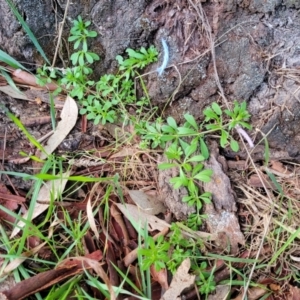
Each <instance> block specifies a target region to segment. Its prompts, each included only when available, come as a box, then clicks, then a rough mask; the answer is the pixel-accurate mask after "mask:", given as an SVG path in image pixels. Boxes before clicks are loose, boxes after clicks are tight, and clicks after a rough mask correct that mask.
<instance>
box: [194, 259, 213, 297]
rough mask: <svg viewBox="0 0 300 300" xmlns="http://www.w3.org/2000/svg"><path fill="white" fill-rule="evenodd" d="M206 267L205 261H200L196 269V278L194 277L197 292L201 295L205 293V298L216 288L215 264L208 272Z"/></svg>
mask: <svg viewBox="0 0 300 300" xmlns="http://www.w3.org/2000/svg"><path fill="white" fill-rule="evenodd" d="M207 267H208V265H207V262H205V261H203V262H201V264H200V267H199V268H198V269H197V273H198V278H197V279H196V284H197V286H198V288H199V292H200V294H201V295H205V298H207V296H208V295H209V294H210V293H211V292H213V291H215V289H216V283H215V281H214V272H215V269H216V266H214V267H213V268H212V269H211V270H210V271H209V272H208V271H207Z"/></svg>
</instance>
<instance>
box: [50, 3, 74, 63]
mask: <svg viewBox="0 0 300 300" xmlns="http://www.w3.org/2000/svg"><path fill="white" fill-rule="evenodd" d="M69 2H70V0H67V4H66V9H65V13H64V18H63V20H62V22H60V24H59V29H58V39H57V44H56V48H55V53H54V57H53V61H52V65H51V67H52V68H54V65H55V61H56V57H57V53H58V49H59V45H60V41H61V36H62V32H63V28H64V24H65V22H66V18H67V14H68V9H69Z"/></svg>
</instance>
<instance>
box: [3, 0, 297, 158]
mask: <svg viewBox="0 0 300 300" xmlns="http://www.w3.org/2000/svg"><path fill="white" fill-rule="evenodd" d="M13 2H14V3H15V4H16V6H17V8H18V9H19V11H20V13H21V14H22V16H23V17H24V19H25V20H26V22H27V23H28V25H29V26H30V28H31V30H32V31H33V33H34V34H35V35H36V37H37V38H38V40H39V42H40V43H41V46H42V47H43V49H44V50H45V52H46V54H47V55H48V57H49V59H51V58H52V57H53V53H54V49H55V45H56V37H57V31H58V23H59V22H60V21H61V20H62V17H63V13H64V10H65V7H66V3H67V1H66V0H58V1H42V2H41V1H38V0H31V1H28V0H14V1H13ZM200 4H201V6H202V9H203V10H202V9H200ZM0 7H1V10H0V45H1V46H0V48H1V49H2V50H4V51H7V52H8V53H9V54H10V55H12V56H14V57H15V58H16V59H18V60H19V61H25V62H28V63H31V64H33V63H34V64H39V63H41V62H42V59H41V57H40V56H39V55H38V54H37V52H36V50H35V48H34V46H33V45H32V43H31V42H30V39H29V38H28V36H26V34H25V33H24V32H23V30H22V28H21V26H20V24H19V23H18V22H17V21H16V19H15V17H14V15H13V14H12V13H11V11H10V8H9V7H8V5H7V3H6V1H5V0H0ZM299 8H300V2H299V1H297V0H268V1H262V0H230V1H229V0H220V1H212V0H209V1H208V0H207V1H203V0H202V1H201V2H199V1H196V0H180V1H179V0H176V1H167V0H165V1H164V0H163V1H162V0H155V1H150V0H148V1H147V0H140V1H125V0H116V1H105V0H100V1H96V0H89V1H85V0H82V1H76V3H75V2H73V3H70V7H69V10H68V18H67V22H66V24H65V27H64V38H65V37H66V36H67V34H68V31H69V28H70V27H71V25H72V23H71V21H72V20H73V19H74V18H75V17H76V16H77V15H79V14H80V15H81V16H83V18H85V19H89V20H91V21H92V24H93V27H94V29H95V30H96V31H98V33H99V36H98V38H97V39H96V40H94V41H93V42H92V45H91V47H92V49H93V51H95V52H97V53H98V54H99V55H100V56H101V58H102V59H101V61H100V62H99V63H97V64H96V65H95V72H96V76H99V75H101V74H104V73H105V72H111V71H113V70H115V68H116V61H115V57H116V55H117V54H122V53H124V51H125V49H126V48H127V47H132V48H139V47H141V46H149V45H150V44H154V45H155V46H156V47H157V48H158V49H159V50H160V51H162V46H161V38H164V39H165V40H166V41H167V43H168V46H169V51H170V62H169V64H170V65H174V66H173V67H170V68H168V69H167V70H166V72H164V74H163V75H162V76H161V77H158V76H157V74H156V72H153V73H152V74H150V75H149V76H148V78H147V85H148V88H149V94H150V96H151V98H152V101H153V103H155V104H158V105H161V106H163V105H164V104H165V103H166V102H167V101H168V100H170V99H171V100H172V105H171V106H169V108H168V110H167V113H168V114H172V115H173V116H174V117H176V119H178V120H180V119H181V118H182V115H183V113H184V112H188V111H189V112H192V113H193V114H194V115H195V116H196V117H201V116H202V110H203V108H204V107H205V106H206V105H207V104H209V103H211V102H212V101H215V100H217V99H218V98H219V94H218V92H219V90H218V88H217V85H216V81H215V72H214V68H213V63H212V56H211V54H210V51H209V49H210V42H209V39H208V35H207V32H208V31H207V27H205V26H206V24H205V22H204V21H205V18H204V17H205V16H206V17H207V21H208V24H210V27H211V35H212V37H213V38H214V40H215V45H216V48H215V54H216V60H215V61H216V67H217V70H218V74H219V79H220V83H221V84H222V86H223V88H224V92H225V94H226V96H227V97H228V99H229V100H233V99H236V100H238V101H243V100H246V101H248V102H249V107H250V111H251V113H252V115H253V119H252V120H253V124H254V125H255V126H258V127H259V128H261V129H262V131H263V132H264V133H268V132H269V131H270V130H271V132H270V134H269V141H270V144H271V146H272V147H274V148H277V149H280V150H284V151H287V152H288V153H289V155H290V156H291V157H293V158H295V159H297V160H299V157H300V153H299V148H298V147H297V143H298V141H299V139H300V135H299V134H298V133H299V132H300V131H299V125H298V124H299V119H300V104H299V80H298V79H297V77H298V74H299V66H300V59H299V52H300V46H299V35H300V31H299V28H300V17H299ZM203 12H204V15H203V14H202V13H203ZM201 14H202V15H201ZM203 18H204V19H203ZM67 53H68V51H67V43H65V42H64V43H63V44H62V46H61V52H60V56H59V60H58V64H61V65H65V64H66V62H67V60H68V55H67ZM191 60H192V61H191ZM189 61H191V62H189ZM160 63H161V57H160V61H159V62H158V63H157V64H155V65H152V66H151V67H150V68H149V70H147V71H155V70H156V68H157V66H158V65H159V64H160ZM175 66H176V68H175Z"/></svg>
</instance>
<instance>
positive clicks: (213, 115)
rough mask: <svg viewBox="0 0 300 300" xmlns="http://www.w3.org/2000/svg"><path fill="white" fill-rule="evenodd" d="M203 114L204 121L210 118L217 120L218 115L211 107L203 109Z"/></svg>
mask: <svg viewBox="0 0 300 300" xmlns="http://www.w3.org/2000/svg"><path fill="white" fill-rule="evenodd" d="M203 114H204V115H205V116H206V118H205V121H206V122H207V121H210V120H211V119H213V120H219V117H218V115H217V114H216V113H215V112H214V111H213V110H212V108H211V107H207V108H206V109H204V111H203Z"/></svg>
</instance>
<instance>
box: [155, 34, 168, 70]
mask: <svg viewBox="0 0 300 300" xmlns="http://www.w3.org/2000/svg"><path fill="white" fill-rule="evenodd" d="M161 43H162V46H163V49H164V58H163V61H162V64H161V66H160V67H159V68H157V70H156V71H157V73H158V76H161V75H162V73H163V72H164V70H165V68H166V67H167V64H168V61H169V48H168V45H167V43H166V41H165V40H164V39H161Z"/></svg>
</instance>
